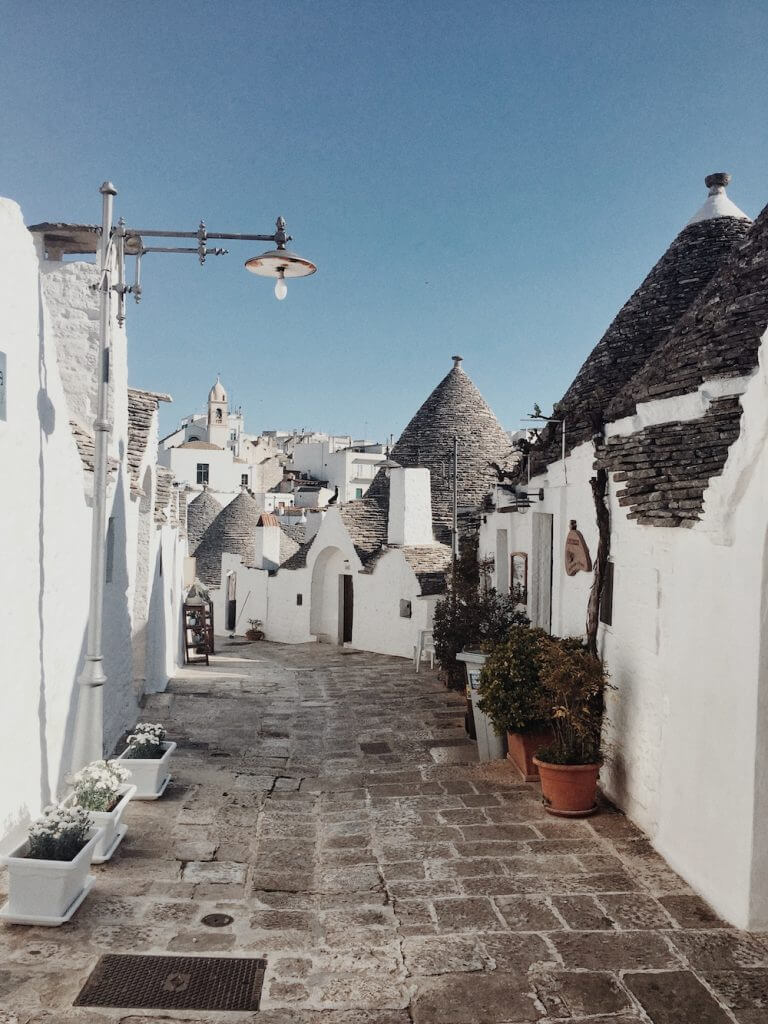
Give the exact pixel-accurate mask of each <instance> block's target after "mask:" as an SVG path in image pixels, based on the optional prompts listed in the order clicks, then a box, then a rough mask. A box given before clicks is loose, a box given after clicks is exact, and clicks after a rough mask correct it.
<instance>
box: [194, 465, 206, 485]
mask: <svg viewBox="0 0 768 1024" xmlns="http://www.w3.org/2000/svg"><path fill="white" fill-rule="evenodd" d="M197 482H198V483H199V484H207V483H208V463H207V462H198V464H197Z"/></svg>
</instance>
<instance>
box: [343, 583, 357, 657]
mask: <svg viewBox="0 0 768 1024" xmlns="http://www.w3.org/2000/svg"><path fill="white" fill-rule="evenodd" d="M341 585H342V601H341V642H342V643H343V644H351V643H352V617H353V612H354V590H353V587H352V577H351V576H342V577H341Z"/></svg>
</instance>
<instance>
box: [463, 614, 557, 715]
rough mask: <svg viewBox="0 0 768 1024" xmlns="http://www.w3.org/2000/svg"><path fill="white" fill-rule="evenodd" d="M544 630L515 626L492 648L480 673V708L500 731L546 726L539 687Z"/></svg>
mask: <svg viewBox="0 0 768 1024" xmlns="http://www.w3.org/2000/svg"><path fill="white" fill-rule="evenodd" d="M546 636H547V634H546V633H545V632H544V630H543V629H530V628H529V627H528V626H519V625H512V626H510V627H509V629H508V630H507V633H506V636H505V637H504V639H503V640H502V641H501V642H500V643H498V644H496V645H495V646H494V647H492V648H491V651H490V653H489V655H488V658H487V660H486V662H485V664H484V665H483V668H482V671H481V673H480V687H479V689H478V695H479V697H480V701H479V704H480V710H481V711H483V712H485V714H487V715H488V716H489V717H490V719H491V721H492V722H493V724H494V726H495V727H496V731H497V732H500V733H505V732H525V731H526V730H532V729H542V728H544V727H545V726H546V724H547V721H546V719H547V715H546V714H545V712H544V709H543V704H542V693H541V688H540V686H539V658H540V645H541V641H542V639H543V638H545V637H546Z"/></svg>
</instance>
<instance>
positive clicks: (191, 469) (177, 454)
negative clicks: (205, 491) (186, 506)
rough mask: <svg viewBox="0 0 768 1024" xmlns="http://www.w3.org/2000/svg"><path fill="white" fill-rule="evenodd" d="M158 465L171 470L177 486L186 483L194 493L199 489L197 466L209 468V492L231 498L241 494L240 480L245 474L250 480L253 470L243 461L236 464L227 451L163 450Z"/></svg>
mask: <svg viewBox="0 0 768 1024" xmlns="http://www.w3.org/2000/svg"><path fill="white" fill-rule="evenodd" d="M158 462H159V463H160V465H161V466H167V467H168V469H170V470H172V471H173V474H174V476H175V477H176V479H177V480H178V482H179V484H180V485H181V486H182V487H183V486H184V485H185V484H188V485H189V486H190V487H193V488H195V489H196V490H199V489H200V486H201V485H199V484H198V482H197V465H198V463H207V465H208V487H209V489H210V491H211V492H212V493H216V492H219V491H221V492H223V493H224V494H226V495H228V496H229V497H230V499H231V498H232V497H234V496H236V495H237V494H239V493H240V478H241V476H242V475H246V476H248V477H249V480H250V471H251V469H252V468H253V467H251V466H247V465H246V464H245V463H242V462H235V461H234V455H233V454H232V452H231V450H230V449H229V448H223V449H219V450H217V449H215V448H165V449H161V450H160V452H159V454H158Z"/></svg>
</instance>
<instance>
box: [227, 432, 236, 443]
mask: <svg viewBox="0 0 768 1024" xmlns="http://www.w3.org/2000/svg"><path fill="white" fill-rule="evenodd" d="M229 440H230V441H236V440H237V433H236V431H234V430H230V432H229Z"/></svg>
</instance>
